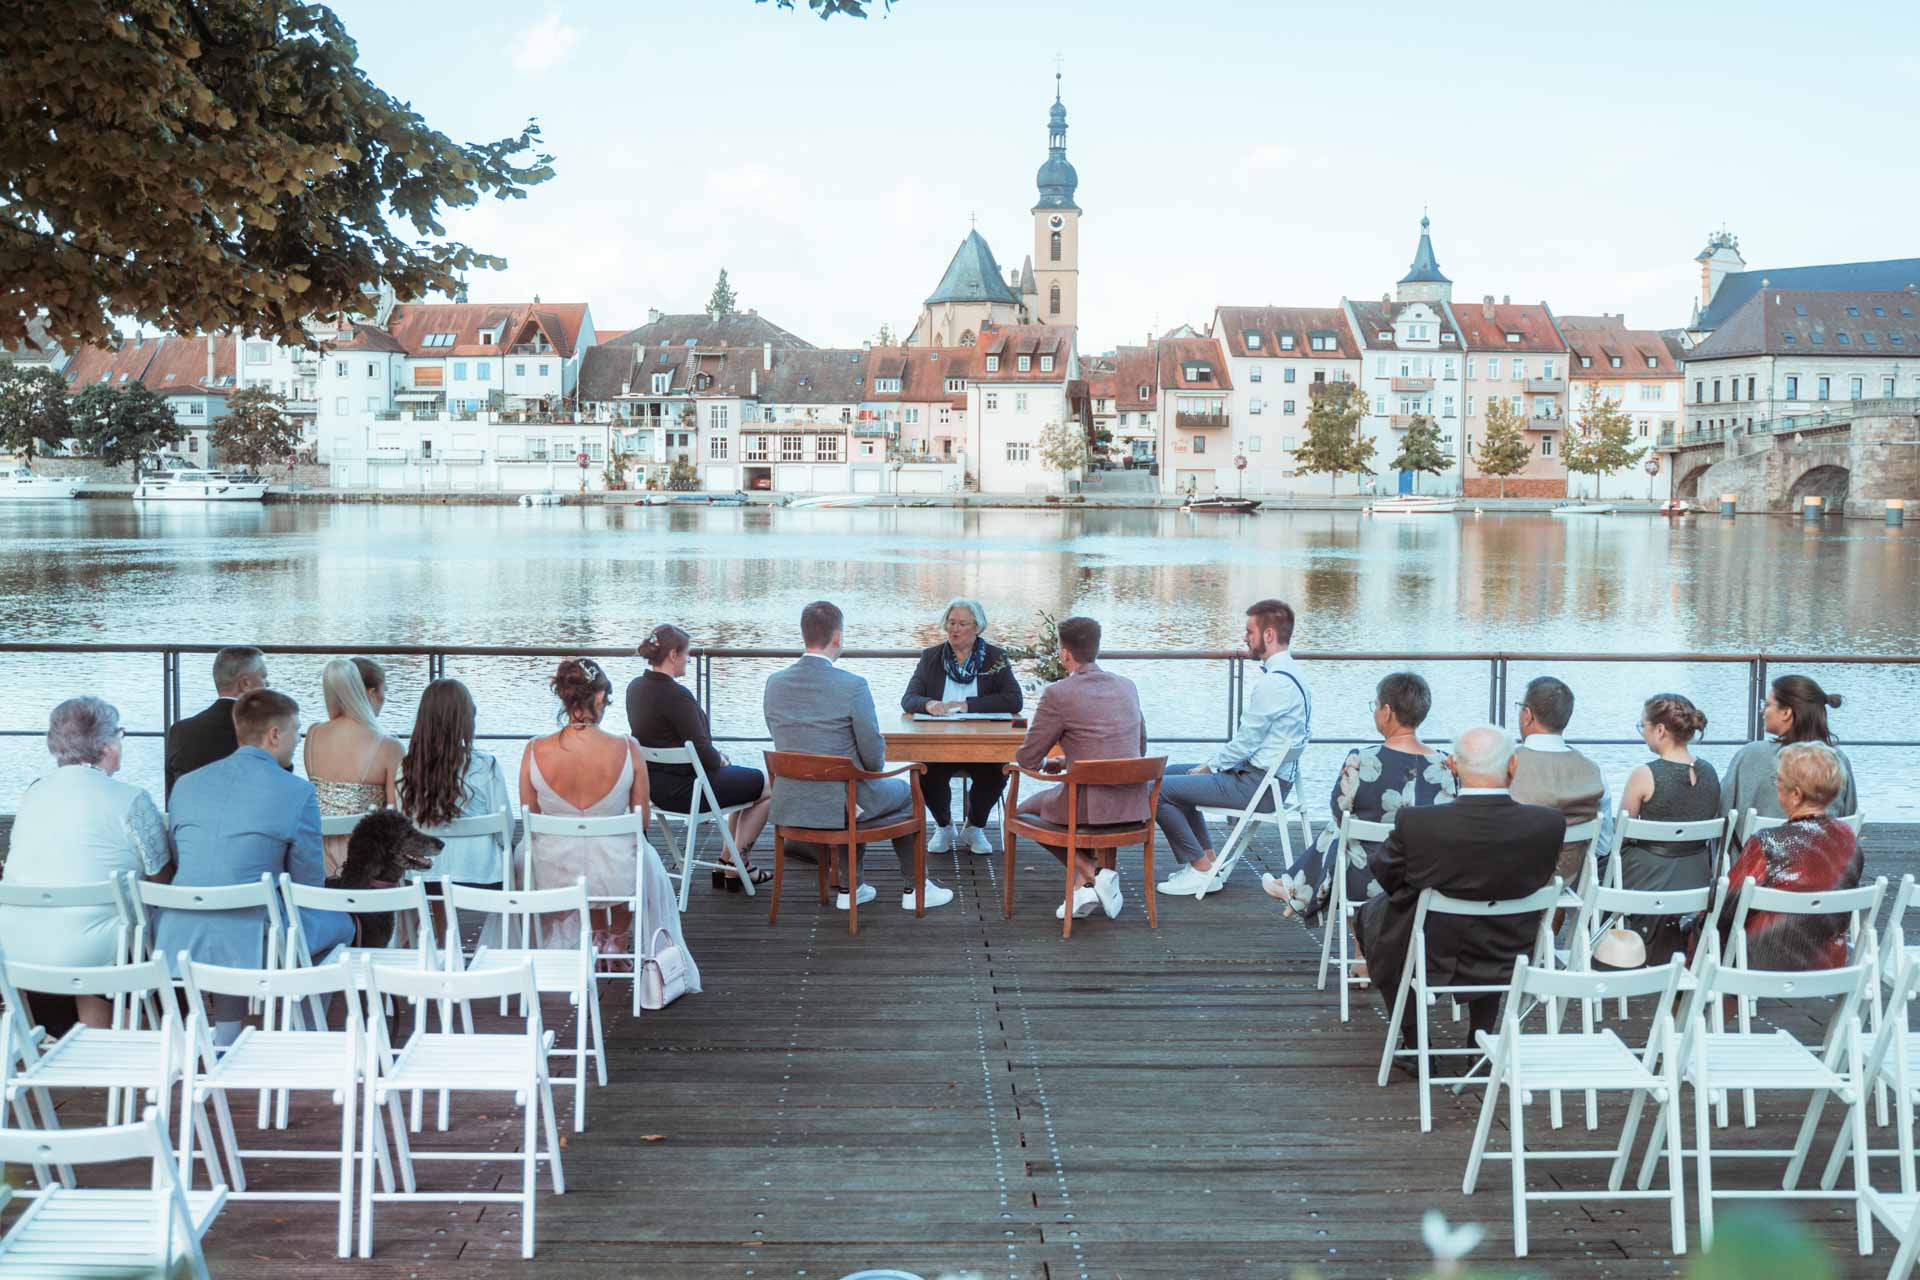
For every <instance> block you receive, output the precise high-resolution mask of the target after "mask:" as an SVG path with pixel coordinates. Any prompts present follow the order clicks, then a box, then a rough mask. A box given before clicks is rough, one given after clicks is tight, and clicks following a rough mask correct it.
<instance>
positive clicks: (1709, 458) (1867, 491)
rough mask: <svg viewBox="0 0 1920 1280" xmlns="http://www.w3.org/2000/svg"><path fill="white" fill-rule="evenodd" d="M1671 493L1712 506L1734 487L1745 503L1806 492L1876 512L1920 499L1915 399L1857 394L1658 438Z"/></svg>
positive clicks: (1756, 505) (1792, 500)
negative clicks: (1767, 417) (1801, 411)
mask: <svg viewBox="0 0 1920 1280" xmlns="http://www.w3.org/2000/svg"><path fill="white" fill-rule="evenodd" d="M1661 452H1663V453H1665V454H1667V455H1668V464H1669V465H1670V466H1671V467H1672V468H1673V471H1672V475H1673V493H1674V496H1675V497H1677V498H1685V499H1689V500H1692V501H1695V502H1701V503H1704V504H1706V505H1707V506H1712V505H1714V504H1715V503H1717V502H1718V501H1719V500H1720V495H1721V494H1723V493H1730V494H1733V495H1735V497H1736V499H1737V501H1738V502H1739V504H1740V509H1741V510H1742V511H1779V512H1792V511H1798V510H1799V509H1800V501H1801V499H1802V498H1805V497H1808V496H1818V497H1819V498H1821V499H1823V500H1824V502H1825V504H1826V509H1827V511H1828V512H1829V513H1830V514H1834V515H1852V516H1862V517H1867V518H1877V517H1878V516H1879V515H1880V513H1881V511H1882V510H1883V505H1884V503H1885V501H1886V500H1887V499H1889V498H1903V499H1905V500H1906V501H1907V502H1909V503H1913V502H1915V501H1916V500H1920V400H1855V401H1847V402H1841V403H1838V404H1836V405H1835V406H1834V407H1833V408H1832V409H1831V410H1830V411H1828V412H1825V413H1818V414H1808V415H1806V416H1804V417H1795V418H1780V419H1773V420H1771V421H1768V422H1765V423H1760V424H1757V425H1756V426H1755V427H1754V428H1753V429H1752V430H1745V429H1741V428H1735V429H1733V430H1731V431H1729V432H1727V433H1726V434H1725V435H1724V436H1720V437H1714V438H1705V437H1703V436H1702V434H1701V433H1697V432H1689V433H1687V434H1686V435H1682V436H1680V437H1679V438H1678V439H1677V440H1676V441H1674V442H1673V443H1672V444H1667V443H1664V442H1663V443H1662V445H1661Z"/></svg>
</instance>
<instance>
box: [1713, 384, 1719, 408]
mask: <svg viewBox="0 0 1920 1280" xmlns="http://www.w3.org/2000/svg"><path fill="white" fill-rule="evenodd" d="M1713 402H1714V403H1715V404H1719V403H1720V379H1718V378H1715V379H1714V380H1713Z"/></svg>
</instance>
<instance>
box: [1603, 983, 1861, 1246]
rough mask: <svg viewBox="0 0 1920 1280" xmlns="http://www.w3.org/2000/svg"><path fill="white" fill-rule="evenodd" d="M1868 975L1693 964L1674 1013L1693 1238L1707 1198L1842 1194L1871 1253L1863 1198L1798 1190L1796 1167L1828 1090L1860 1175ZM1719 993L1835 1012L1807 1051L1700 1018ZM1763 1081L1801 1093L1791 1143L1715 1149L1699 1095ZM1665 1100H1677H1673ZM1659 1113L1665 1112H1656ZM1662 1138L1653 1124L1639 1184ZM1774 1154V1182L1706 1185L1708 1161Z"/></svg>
mask: <svg viewBox="0 0 1920 1280" xmlns="http://www.w3.org/2000/svg"><path fill="white" fill-rule="evenodd" d="M1871 979H1872V975H1871V974H1870V973H1869V972H1868V970H1867V967H1866V966H1865V965H1850V966H1848V967H1847V968H1844V969H1814V970H1809V971H1806V972H1799V973H1780V972H1770V971H1767V970H1763V969H1731V968H1727V967H1725V966H1723V965H1722V964H1720V962H1719V961H1717V960H1713V959H1709V960H1708V961H1707V962H1706V964H1705V965H1704V966H1702V969H1701V973H1700V980H1699V982H1698V983H1697V984H1696V985H1695V986H1694V989H1693V990H1692V991H1691V992H1689V993H1688V995H1687V1005H1686V1009H1685V1011H1684V1012H1683V1013H1682V1014H1681V1020H1680V1025H1681V1040H1680V1048H1679V1051H1678V1052H1679V1068H1680V1075H1681V1079H1682V1080H1683V1081H1684V1082H1685V1083H1687V1084H1688V1085H1690V1086H1692V1088H1693V1127H1694V1144H1695V1145H1694V1149H1693V1150H1692V1151H1689V1152H1684V1153H1682V1154H1684V1155H1691V1156H1693V1157H1694V1158H1695V1160H1696V1164H1697V1168H1698V1176H1699V1189H1698V1191H1697V1192H1696V1198H1697V1199H1698V1200H1699V1202H1700V1241H1701V1244H1702V1245H1703V1246H1706V1247H1711V1246H1712V1244H1713V1203H1714V1201H1715V1200H1729V1199H1750V1200H1842V1201H1852V1202H1853V1204H1854V1213H1855V1221H1856V1229H1857V1232H1858V1236H1859V1247H1860V1252H1861V1253H1862V1254H1867V1253H1871V1252H1872V1251H1873V1235H1872V1218H1871V1215H1870V1214H1869V1212H1868V1209H1867V1206H1866V1203H1865V1201H1864V1200H1862V1199H1861V1198H1860V1196H1859V1194H1858V1192H1856V1191H1855V1190H1853V1189H1851V1188H1850V1189H1848V1190H1845V1191H1835V1190H1830V1189H1819V1190H1801V1189H1800V1188H1799V1185H1798V1184H1799V1181H1800V1173H1801V1171H1802V1169H1804V1168H1805V1166H1806V1163H1807V1155H1808V1152H1809V1150H1810V1148H1811V1147H1812V1145H1813V1138H1814V1135H1815V1133H1817V1132H1818V1130H1819V1127H1820V1116H1821V1113H1822V1112H1823V1111H1824V1110H1825V1109H1826V1104H1827V1099H1828V1097H1829V1095H1831V1096H1832V1097H1833V1098H1834V1099H1836V1100H1837V1101H1838V1102H1839V1103H1840V1105H1841V1106H1843V1107H1845V1108H1846V1111H1847V1114H1846V1118H1845V1120H1844V1122H1843V1123H1845V1124H1846V1125H1848V1126H1849V1127H1851V1128H1852V1130H1853V1139H1852V1141H1853V1147H1854V1151H1853V1164H1854V1184H1855V1186H1856V1187H1862V1186H1865V1185H1866V1183H1867V1157H1866V1147H1867V1113H1866V1090H1865V1087H1864V1084H1865V1075H1864V1071H1865V1064H1864V1062H1863V1060H1862V1055H1861V1050H1860V1018H1859V1016H1858V1013H1857V1006H1858V1005H1859V1002H1860V996H1861V994H1862V993H1863V992H1864V991H1865V990H1866V984H1867V983H1868V982H1869V981H1870V980H1871ZM1726 996H1732V997H1734V998H1736V999H1740V1000H1746V999H1753V1000H1759V999H1768V1000H1821V1001H1826V1000H1831V1001H1834V1003H1835V1009H1834V1016H1833V1017H1831V1018H1830V1019H1829V1020H1828V1022H1827V1035H1826V1039H1825V1041H1824V1042H1823V1043H1822V1045H1821V1049H1820V1052H1819V1053H1818V1054H1817V1055H1816V1054H1815V1053H1814V1052H1813V1051H1812V1050H1810V1049H1808V1048H1807V1046H1806V1045H1804V1044H1802V1043H1800V1041H1799V1040H1797V1039H1795V1038H1794V1036H1793V1034H1792V1033H1791V1032H1789V1031H1787V1030H1786V1029H1784V1028H1776V1029H1775V1030H1774V1031H1772V1032H1770V1033H1768V1032H1749V1031H1733V1032H1724V1031H1712V1030H1709V1029H1708V1023H1707V1020H1706V1018H1705V1017H1704V1016H1702V1015H1703V1014H1704V1012H1705V1010H1706V1008H1707V1006H1708V1005H1709V1004H1710V1003H1711V1002H1713V1001H1716V1000H1719V999H1721V998H1723V997H1726ZM1748 1088H1751V1089H1766V1090H1770V1091H1776V1092H1786V1093H1809V1094H1811V1095H1812V1098H1811V1100H1810V1101H1809V1102H1808V1104H1807V1111H1806V1115H1805V1116H1804V1118H1803V1119H1802V1120H1801V1122H1800V1131H1799V1134H1798V1136H1797V1137H1796V1138H1795V1141H1794V1145H1793V1146H1792V1147H1788V1148H1780V1149H1774V1150H1745V1149H1743V1150H1738V1151H1724V1150H1723V1151H1715V1150H1714V1149H1713V1126H1712V1125H1711V1124H1709V1123H1708V1120H1707V1115H1708V1103H1709V1101H1710V1100H1711V1098H1712V1095H1713V1094H1715V1093H1717V1092H1721V1091H1725V1090H1732V1089H1748ZM1668 1105H1670V1106H1678V1105H1679V1099H1678V1098H1675V1099H1674V1100H1673V1102H1671V1103H1670V1104H1668ZM1662 1120H1663V1121H1664V1120H1665V1117H1662ZM1666 1143H1667V1137H1666V1132H1665V1130H1664V1129H1663V1128H1661V1127H1659V1126H1656V1127H1655V1129H1654V1131H1653V1138H1652V1141H1650V1142H1649V1143H1648V1144H1647V1153H1646V1157H1645V1159H1644V1160H1642V1162H1641V1165H1640V1189H1641V1190H1643V1191H1644V1190H1646V1189H1647V1187H1648V1186H1649V1185H1651V1183H1652V1181H1653V1170H1654V1166H1655V1165H1656V1164H1657V1163H1658V1161H1659V1158H1660V1155H1661V1153H1662V1151H1663V1150H1664V1149H1665V1147H1666ZM1716 1157H1718V1158H1719V1159H1721V1160H1779V1159H1784V1160H1786V1162H1787V1167H1786V1171H1785V1173H1784V1174H1783V1175H1782V1177H1781V1179H1780V1185H1779V1186H1778V1187H1769V1188H1767V1189H1765V1190H1758V1191H1748V1190H1738V1191H1724V1190H1715V1189H1714V1185H1713V1161H1714V1159H1715V1158H1716Z"/></svg>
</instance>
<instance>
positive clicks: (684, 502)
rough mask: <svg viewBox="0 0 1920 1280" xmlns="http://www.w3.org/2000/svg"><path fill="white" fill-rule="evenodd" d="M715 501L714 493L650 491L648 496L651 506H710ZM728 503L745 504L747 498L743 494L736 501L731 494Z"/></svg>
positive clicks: (647, 499) (734, 504) (647, 502)
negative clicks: (736, 501)
mask: <svg viewBox="0 0 1920 1280" xmlns="http://www.w3.org/2000/svg"><path fill="white" fill-rule="evenodd" d="M713 502H714V499H713V495H712V494H706V493H650V494H648V495H647V497H646V505H647V506H649V507H710V506H712V505H713ZM728 505H733V506H744V505H746V498H745V497H744V496H742V497H741V500H740V501H739V502H738V503H734V502H732V501H731V495H728Z"/></svg>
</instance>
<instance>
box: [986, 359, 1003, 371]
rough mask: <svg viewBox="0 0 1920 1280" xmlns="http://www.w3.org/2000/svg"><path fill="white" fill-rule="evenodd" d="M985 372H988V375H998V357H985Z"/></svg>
mask: <svg viewBox="0 0 1920 1280" xmlns="http://www.w3.org/2000/svg"><path fill="white" fill-rule="evenodd" d="M987 372H988V373H998V372H1000V357H999V356H988V357H987Z"/></svg>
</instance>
